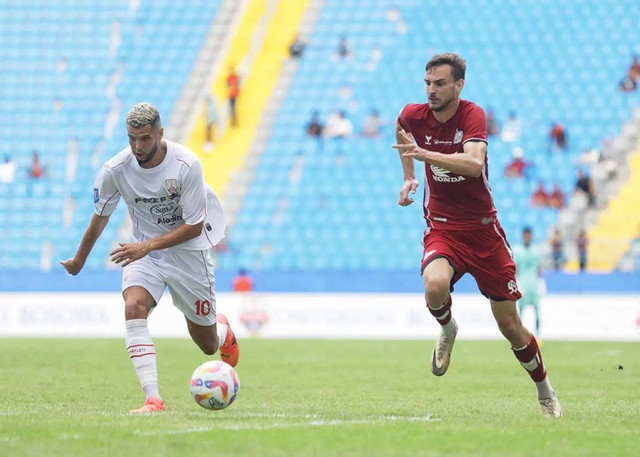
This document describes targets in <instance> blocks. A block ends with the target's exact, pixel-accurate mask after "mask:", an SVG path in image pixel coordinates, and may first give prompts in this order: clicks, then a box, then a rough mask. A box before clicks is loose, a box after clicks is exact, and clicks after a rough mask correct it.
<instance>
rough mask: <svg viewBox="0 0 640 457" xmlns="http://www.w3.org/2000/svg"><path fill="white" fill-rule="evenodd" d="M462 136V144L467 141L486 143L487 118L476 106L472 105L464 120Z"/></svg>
mask: <svg viewBox="0 0 640 457" xmlns="http://www.w3.org/2000/svg"><path fill="white" fill-rule="evenodd" d="M463 129H464V134H463V136H462V143H463V144H464V143H466V142H467V141H484V142H485V143H486V142H487V118H486V116H485V114H484V110H483V109H482V108H480V107H479V106H477V105H472V106H471V108H470V109H469V111H468V112H467V115H466V117H465V119H464V125H463Z"/></svg>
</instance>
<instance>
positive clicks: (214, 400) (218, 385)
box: [189, 360, 240, 409]
mask: <svg viewBox="0 0 640 457" xmlns="http://www.w3.org/2000/svg"><path fill="white" fill-rule="evenodd" d="M189 388H190V389H191V395H192V396H193V399H194V400H195V401H196V403H197V404H199V405H200V406H202V407H203V408H205V409H225V408H226V407H227V406H229V405H230V404H231V403H233V401H234V400H235V399H236V397H237V396H238V390H240V380H239V379H238V375H237V374H236V372H235V370H234V369H233V368H232V367H231V365H229V364H227V363H224V362H219V361H217V360H211V361H209V362H205V363H203V364H202V365H200V366H199V367H198V368H196V371H194V372H193V375H191V383H190V386H189Z"/></svg>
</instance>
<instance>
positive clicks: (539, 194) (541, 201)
mask: <svg viewBox="0 0 640 457" xmlns="http://www.w3.org/2000/svg"><path fill="white" fill-rule="evenodd" d="M548 204H549V194H548V193H547V191H546V190H545V189H544V183H543V182H542V181H540V182H539V183H538V187H537V188H536V190H535V192H534V193H533V195H531V206H533V207H534V208H542V207H545V206H547V205H548Z"/></svg>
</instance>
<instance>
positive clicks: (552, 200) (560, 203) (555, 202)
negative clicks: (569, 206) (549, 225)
mask: <svg viewBox="0 0 640 457" xmlns="http://www.w3.org/2000/svg"><path fill="white" fill-rule="evenodd" d="M549 206H550V207H551V208H564V192H562V189H560V186H559V185H558V184H554V185H553V191H552V192H551V195H549Z"/></svg>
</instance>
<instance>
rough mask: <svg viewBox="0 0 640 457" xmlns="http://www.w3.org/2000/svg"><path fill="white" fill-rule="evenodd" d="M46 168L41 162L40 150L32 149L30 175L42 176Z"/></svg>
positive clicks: (33, 177)
mask: <svg viewBox="0 0 640 457" xmlns="http://www.w3.org/2000/svg"><path fill="white" fill-rule="evenodd" d="M43 174H44V168H43V167H42V163H41V162H40V155H39V154H38V151H31V168H30V169H29V177H30V178H32V179H39V178H42V175H43Z"/></svg>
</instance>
